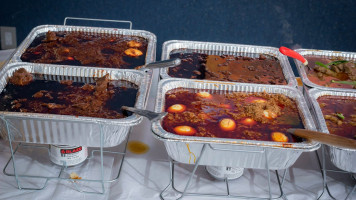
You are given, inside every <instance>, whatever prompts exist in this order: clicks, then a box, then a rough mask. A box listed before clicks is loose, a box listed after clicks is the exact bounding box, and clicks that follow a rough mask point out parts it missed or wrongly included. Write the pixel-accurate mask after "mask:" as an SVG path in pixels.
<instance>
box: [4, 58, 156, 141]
mask: <svg viewBox="0 0 356 200" xmlns="http://www.w3.org/2000/svg"><path fill="white" fill-rule="evenodd" d="M19 68H25V69H26V70H27V71H29V72H30V73H33V74H43V76H44V78H45V79H48V80H64V79H66V80H67V79H70V80H73V81H75V82H91V81H93V78H95V77H102V76H104V75H105V74H107V73H108V74H110V79H111V80H126V81H129V82H131V83H134V84H136V85H137V86H138V87H139V89H138V94H137V97H136V103H135V107H136V108H140V109H145V106H146V98H147V94H148V88H147V87H148V85H149V83H148V81H149V79H148V77H147V76H145V72H143V71H132V70H131V71H122V70H116V69H96V68H93V67H80V68H77V67H71V66H52V65H47V66H46V65H35V64H19V63H14V64H9V65H7V66H5V67H4V68H3V69H2V70H1V71H0V92H1V91H2V90H3V89H4V88H5V86H6V84H7V82H8V80H9V77H11V76H12V74H13V72H14V71H15V70H17V69H19ZM0 118H1V119H2V120H0V123H1V127H0V128H1V129H0V130H1V131H2V134H6V135H8V136H9V137H11V139H12V141H16V142H28V143H40V144H56V145H82V146H90V147H99V146H101V141H100V140H101V136H102V139H103V144H102V146H103V147H111V146H116V145H119V144H120V143H121V142H122V141H124V140H125V138H126V137H127V135H128V133H129V130H130V127H131V126H134V125H137V124H139V123H140V122H141V121H142V117H140V116H138V115H136V114H133V115H131V116H129V117H126V118H122V119H103V118H94V117H82V116H70V115H55V114H41V113H21V112H4V111H0ZM5 122H7V124H8V126H6V123H5ZM7 130H8V131H9V132H7ZM101 134H102V135H101Z"/></svg>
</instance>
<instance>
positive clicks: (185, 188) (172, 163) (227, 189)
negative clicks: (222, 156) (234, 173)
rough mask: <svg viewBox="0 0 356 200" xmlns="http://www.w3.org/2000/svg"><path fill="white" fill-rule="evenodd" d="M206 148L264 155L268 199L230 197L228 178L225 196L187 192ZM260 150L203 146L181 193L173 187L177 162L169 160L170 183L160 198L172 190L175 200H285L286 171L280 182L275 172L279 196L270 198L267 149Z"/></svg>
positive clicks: (226, 179) (225, 180)
mask: <svg viewBox="0 0 356 200" xmlns="http://www.w3.org/2000/svg"><path fill="white" fill-rule="evenodd" d="M206 148H210V149H212V150H214V151H234V152H244V153H261V154H264V157H265V162H266V170H267V177H268V197H262V198H261V197H253V196H237V195H232V194H231V192H230V187H229V181H230V180H229V179H228V178H225V179H224V182H225V185H226V194H225V195H224V194H213V193H190V192H187V189H188V187H189V185H190V182H191V180H192V178H193V176H194V174H195V172H196V170H197V168H198V166H199V162H200V159H201V158H202V157H203V156H204V152H205V150H206ZM261 148H262V149H261V150H259V151H246V150H231V149H220V148H215V147H212V146H211V145H210V144H204V145H203V147H202V150H201V152H200V156H199V157H198V158H197V159H196V162H195V164H194V168H193V171H192V172H191V173H190V175H189V178H188V181H187V183H186V185H185V186H184V190H183V191H180V190H178V189H177V188H176V187H175V185H174V165H175V164H176V163H179V162H177V161H174V160H172V159H170V163H169V166H170V182H169V184H168V185H167V187H166V188H164V190H163V191H162V192H161V193H160V198H161V199H162V200H163V199H165V197H164V196H165V193H166V192H167V191H169V190H170V189H172V190H173V191H174V192H176V193H178V194H180V197H178V198H177V199H182V198H183V197H184V196H196V197H197V196H201V197H220V198H238V199H279V198H282V199H286V197H285V194H284V193H283V189H282V187H283V183H284V180H285V177H286V174H287V171H288V170H287V169H285V170H284V173H283V176H282V180H280V177H279V174H278V171H277V170H275V171H276V176H277V181H278V186H279V190H280V195H279V196H278V197H272V192H271V173H270V169H269V166H268V159H267V151H268V149H266V148H263V147H261Z"/></svg>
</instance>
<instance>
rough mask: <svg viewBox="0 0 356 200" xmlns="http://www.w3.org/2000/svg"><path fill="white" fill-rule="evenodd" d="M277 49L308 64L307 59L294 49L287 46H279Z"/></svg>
mask: <svg viewBox="0 0 356 200" xmlns="http://www.w3.org/2000/svg"><path fill="white" fill-rule="evenodd" d="M279 51H280V52H281V53H282V54H284V55H286V56H289V57H292V58H295V59H297V60H299V61H300V62H302V63H303V64H304V65H308V61H307V60H306V59H305V58H304V57H303V56H302V55H300V54H299V53H297V52H296V51H294V50H292V49H289V48H287V47H279Z"/></svg>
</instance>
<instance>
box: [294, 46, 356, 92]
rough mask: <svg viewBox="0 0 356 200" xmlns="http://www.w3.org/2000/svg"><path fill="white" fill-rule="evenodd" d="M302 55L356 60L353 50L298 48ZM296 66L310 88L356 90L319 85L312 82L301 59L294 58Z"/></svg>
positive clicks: (303, 80)
mask: <svg viewBox="0 0 356 200" xmlns="http://www.w3.org/2000/svg"><path fill="white" fill-rule="evenodd" d="M295 51H296V52H298V53H299V54H300V55H302V56H321V57H325V58H333V57H342V58H344V59H345V60H353V61H355V60H356V53H353V52H342V51H328V50H316V49H296V50H295ZM294 63H295V66H296V67H297V69H298V72H299V75H300V77H301V78H302V82H303V83H304V84H305V85H306V86H307V87H309V88H319V89H324V90H335V91H340V92H342V91H354V92H355V91H356V90H355V89H348V88H332V87H325V86H322V85H317V84H315V83H313V82H311V81H310V80H309V78H308V76H307V74H306V71H305V67H306V66H304V65H303V63H301V62H300V61H299V60H297V59H294Z"/></svg>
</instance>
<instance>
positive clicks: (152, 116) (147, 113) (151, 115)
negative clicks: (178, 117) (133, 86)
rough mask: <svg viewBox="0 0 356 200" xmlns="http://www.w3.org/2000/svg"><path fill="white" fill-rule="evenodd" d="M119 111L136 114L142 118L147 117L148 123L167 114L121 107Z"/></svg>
mask: <svg viewBox="0 0 356 200" xmlns="http://www.w3.org/2000/svg"><path fill="white" fill-rule="evenodd" d="M121 109H123V110H127V111H130V112H133V113H136V114H138V115H141V116H144V117H147V118H148V119H149V120H150V121H156V120H159V119H161V118H162V117H164V116H165V115H166V114H167V112H163V113H156V112H152V111H149V110H142V109H137V108H133V107H127V106H122V107H121Z"/></svg>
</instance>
